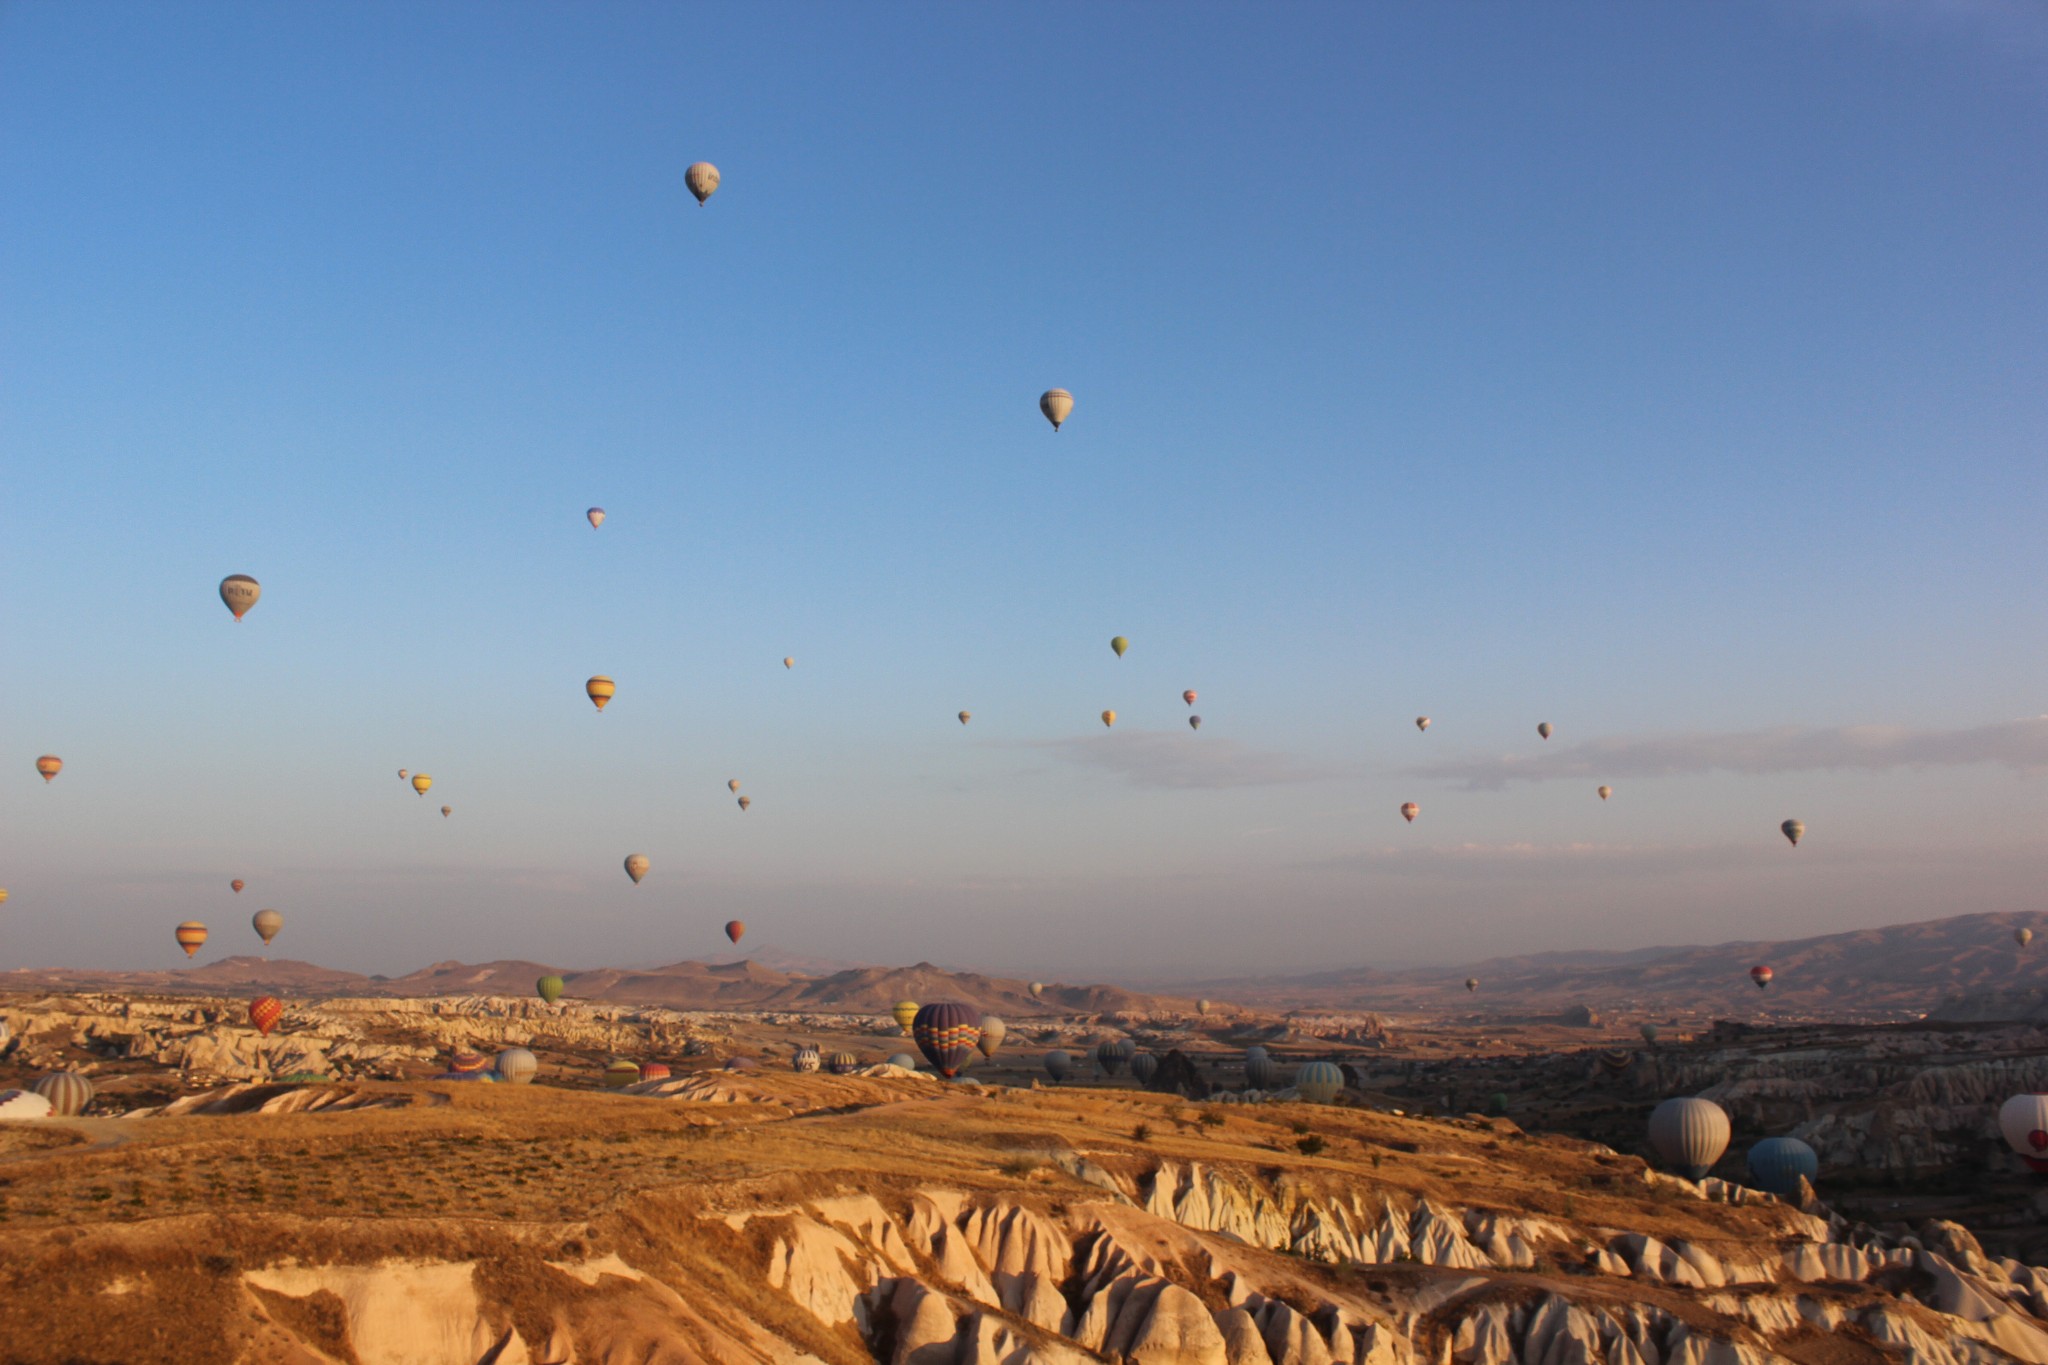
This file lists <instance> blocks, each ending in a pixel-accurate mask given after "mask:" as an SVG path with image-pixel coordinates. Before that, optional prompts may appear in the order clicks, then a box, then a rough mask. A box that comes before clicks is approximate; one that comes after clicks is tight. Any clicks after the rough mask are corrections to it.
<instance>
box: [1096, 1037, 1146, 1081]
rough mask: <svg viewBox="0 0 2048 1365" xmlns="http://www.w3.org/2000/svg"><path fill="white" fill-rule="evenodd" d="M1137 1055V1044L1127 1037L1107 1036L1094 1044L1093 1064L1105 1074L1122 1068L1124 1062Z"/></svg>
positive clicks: (1115, 1072)
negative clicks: (1107, 1037)
mask: <svg viewBox="0 0 2048 1365" xmlns="http://www.w3.org/2000/svg"><path fill="white" fill-rule="evenodd" d="M1137 1055H1138V1045H1137V1044H1136V1043H1134V1042H1132V1041H1131V1040H1130V1039H1128V1038H1109V1039H1105V1040H1103V1041H1102V1042H1100V1043H1098V1044H1096V1045H1095V1064H1096V1065H1097V1066H1099V1067H1101V1068H1102V1071H1103V1074H1104V1075H1106V1076H1114V1075H1116V1074H1117V1073H1118V1072H1119V1071H1122V1070H1123V1069H1124V1063H1125V1062H1128V1061H1129V1060H1131V1058H1133V1057H1135V1056H1137Z"/></svg>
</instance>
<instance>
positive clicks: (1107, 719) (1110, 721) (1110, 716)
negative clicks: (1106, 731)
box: [1102, 711, 1116, 727]
mask: <svg viewBox="0 0 2048 1365" xmlns="http://www.w3.org/2000/svg"><path fill="white" fill-rule="evenodd" d="M1102 723H1103V725H1104V726H1105V727H1108V726H1111V725H1114V724H1116V712H1114V711H1104V712H1103V713H1102Z"/></svg>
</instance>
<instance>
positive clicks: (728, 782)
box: [725, 777, 740, 792]
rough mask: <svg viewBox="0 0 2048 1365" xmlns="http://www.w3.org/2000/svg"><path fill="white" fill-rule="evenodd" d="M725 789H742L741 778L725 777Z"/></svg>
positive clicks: (732, 790) (733, 790) (731, 790)
mask: <svg viewBox="0 0 2048 1365" xmlns="http://www.w3.org/2000/svg"><path fill="white" fill-rule="evenodd" d="M725 789H726V790H727V791H729V792H736V791H738V790H739V789H740V780H739V779H738V778H737V777H728V778H727V779H725Z"/></svg>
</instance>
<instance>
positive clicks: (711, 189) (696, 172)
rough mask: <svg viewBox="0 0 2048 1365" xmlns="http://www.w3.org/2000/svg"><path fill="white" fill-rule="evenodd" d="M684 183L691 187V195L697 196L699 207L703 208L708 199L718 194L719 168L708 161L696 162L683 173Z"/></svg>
mask: <svg viewBox="0 0 2048 1365" xmlns="http://www.w3.org/2000/svg"><path fill="white" fill-rule="evenodd" d="M683 183H684V184H685V185H687V186H689V189H690V193H691V194H694V195H696V196H697V205H698V207H700V208H701V207H703V204H704V201H705V200H706V199H709V198H710V197H711V196H712V195H714V194H716V193H718V167H716V166H714V165H712V164H711V163H710V162H708V161H699V162H696V163H695V164H693V165H692V166H691V167H690V169H688V170H687V171H684V172H683Z"/></svg>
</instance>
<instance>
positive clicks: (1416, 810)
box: [1401, 801, 1422, 825]
mask: <svg viewBox="0 0 2048 1365" xmlns="http://www.w3.org/2000/svg"><path fill="white" fill-rule="evenodd" d="M1420 814H1422V807H1420V806H1418V805H1416V804H1415V803H1414V802H1413V801H1403V802H1402V803H1401V818H1402V819H1403V820H1406V821H1407V822H1408V823H1409V824H1411V825H1412V824H1414V823H1415V817H1416V816H1418V815H1420Z"/></svg>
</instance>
